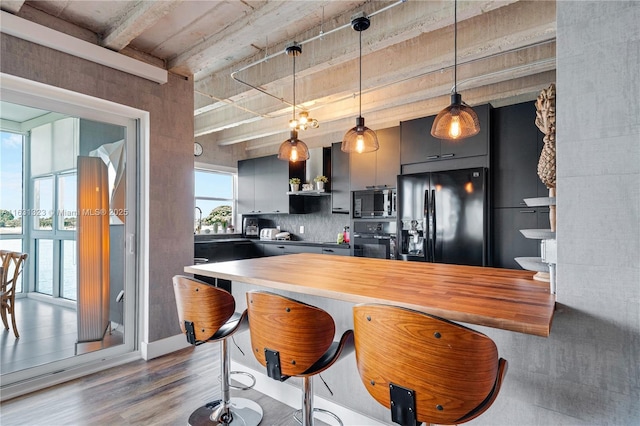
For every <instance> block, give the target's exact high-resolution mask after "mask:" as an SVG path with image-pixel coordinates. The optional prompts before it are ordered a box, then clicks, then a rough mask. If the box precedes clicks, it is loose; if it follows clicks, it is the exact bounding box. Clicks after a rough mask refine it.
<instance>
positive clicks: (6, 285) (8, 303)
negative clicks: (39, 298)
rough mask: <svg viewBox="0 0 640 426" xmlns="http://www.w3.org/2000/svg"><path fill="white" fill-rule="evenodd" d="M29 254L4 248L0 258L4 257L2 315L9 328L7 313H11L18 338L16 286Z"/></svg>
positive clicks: (0, 290)
mask: <svg viewBox="0 0 640 426" xmlns="http://www.w3.org/2000/svg"><path fill="white" fill-rule="evenodd" d="M27 257H29V255H28V254H27V253H18V252H15V251H7V250H2V251H1V252H0V258H1V259H2V279H1V281H2V284H1V286H0V316H1V317H2V323H3V324H4V328H5V329H6V330H9V323H8V317H7V315H11V326H12V327H13V334H14V335H15V336H16V339H19V338H20V334H19V333H18V326H17V325H16V310H15V303H16V286H17V284H18V278H19V277H20V274H21V273H22V270H23V269H24V264H25V261H26V260H27Z"/></svg>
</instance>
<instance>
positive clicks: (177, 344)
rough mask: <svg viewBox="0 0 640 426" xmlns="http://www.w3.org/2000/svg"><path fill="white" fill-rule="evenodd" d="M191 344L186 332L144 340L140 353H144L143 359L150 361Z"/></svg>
mask: <svg viewBox="0 0 640 426" xmlns="http://www.w3.org/2000/svg"><path fill="white" fill-rule="evenodd" d="M189 346H191V345H190V344H189V342H187V339H186V338H185V337H184V334H177V335H175V336H171V337H167V338H164V339H160V340H156V341H154V342H151V343H146V342H142V344H141V345H140V353H141V354H142V359H144V360H147V361H148V360H150V359H154V358H158V357H160V356H162V355H166V354H170V353H171V352H175V351H179V350H181V349H184V348H187V347H189Z"/></svg>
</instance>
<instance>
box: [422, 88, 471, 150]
mask: <svg viewBox="0 0 640 426" xmlns="http://www.w3.org/2000/svg"><path fill="white" fill-rule="evenodd" d="M479 132H480V120H478V115H477V114H476V112H475V111H474V110H473V109H471V107H470V106H468V105H467V104H465V103H464V102H462V96H460V94H459V93H454V94H453V95H451V105H449V106H448V107H446V108H445V109H443V110H442V111H440V112H439V113H438V115H437V116H436V119H435V120H434V121H433V126H432V127H431V135H432V136H433V137H436V138H439V139H449V140H456V139H464V138H468V137H470V136H475V135H477V134H478V133H479Z"/></svg>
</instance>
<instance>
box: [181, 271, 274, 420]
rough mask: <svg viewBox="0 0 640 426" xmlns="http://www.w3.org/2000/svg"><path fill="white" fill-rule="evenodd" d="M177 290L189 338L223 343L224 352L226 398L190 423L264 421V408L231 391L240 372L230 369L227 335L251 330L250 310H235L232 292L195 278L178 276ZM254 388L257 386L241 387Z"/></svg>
mask: <svg viewBox="0 0 640 426" xmlns="http://www.w3.org/2000/svg"><path fill="white" fill-rule="evenodd" d="M173 290H174V294H175V298H176V306H177V308H178V319H179V322H180V329H181V330H182V332H183V333H184V334H185V336H186V337H187V341H188V342H189V343H190V344H192V345H195V346H197V345H200V344H202V343H207V342H220V344H221V352H222V353H221V358H222V362H221V367H220V368H221V381H222V399H221V400H216V401H213V402H210V403H208V404H206V405H204V406H202V407H200V408H198V409H197V410H196V411H194V412H193V413H192V414H191V416H190V417H189V424H190V425H209V424H211V425H213V424H223V425H243V426H251V425H254V426H255V425H258V424H259V423H260V421H261V420H262V414H263V412H262V408H261V407H260V406H259V405H258V404H257V403H255V402H254V401H250V400H248V399H245V398H231V393H230V388H231V383H230V375H231V374H232V373H240V372H232V371H229V367H230V365H231V359H230V353H229V350H228V347H227V338H228V337H231V336H232V335H233V334H235V333H238V332H241V331H244V330H247V329H248V323H247V311H246V310H245V311H244V312H241V313H240V312H235V308H236V302H235V299H234V298H233V295H231V293H229V292H228V291H226V290H223V289H221V288H218V287H215V286H213V285H211V284H209V283H206V282H204V281H200V280H197V279H194V278H190V277H186V276H182V275H176V276H174V277H173ZM243 374H245V375H249V374H246V373H243ZM249 376H250V377H252V378H253V376H251V375H249ZM254 380H255V379H254ZM254 384H255V381H254ZM250 387H253V385H251V386H249V387H247V388H241V389H248V388H250Z"/></svg>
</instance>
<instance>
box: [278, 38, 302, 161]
mask: <svg viewBox="0 0 640 426" xmlns="http://www.w3.org/2000/svg"><path fill="white" fill-rule="evenodd" d="M286 52H287V55H290V56H293V118H292V121H295V122H296V125H295V126H293V129H291V134H290V136H289V139H287V140H285V141H284V142H282V144H281V145H280V149H278V159H280V160H284V161H290V162H292V163H295V162H296V161H306V160H308V159H309V148H308V147H307V144H306V143H304V142H302V141H301V140H300V139H298V131H297V130H296V127H297V124H298V122H297V120H296V56H298V55H300V54H301V53H302V47H300V45H299V44H297V43H296V42H295V41H294V42H293V44H292V45H290V46H287V48H286ZM292 121H290V125H291V122H292Z"/></svg>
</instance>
